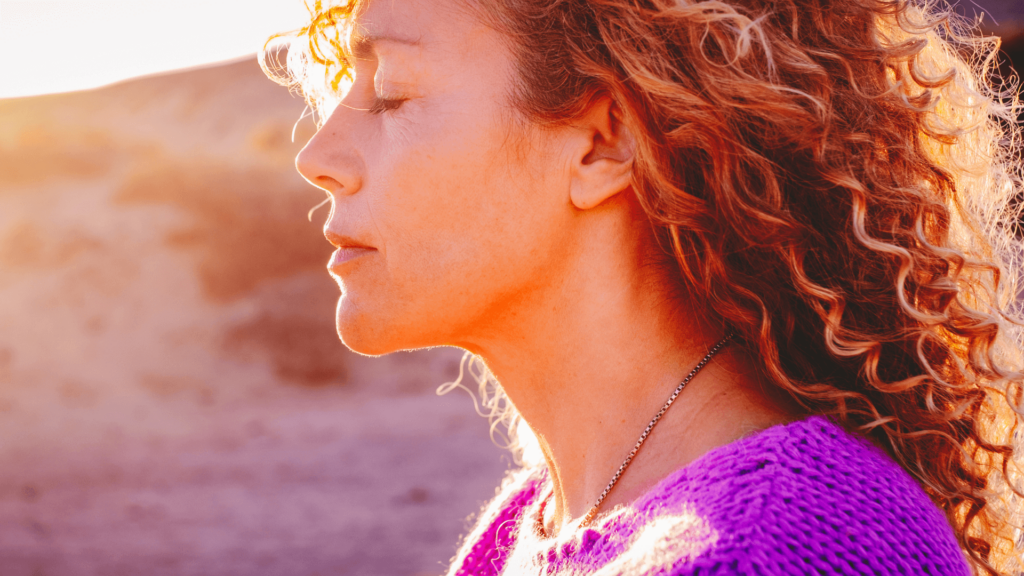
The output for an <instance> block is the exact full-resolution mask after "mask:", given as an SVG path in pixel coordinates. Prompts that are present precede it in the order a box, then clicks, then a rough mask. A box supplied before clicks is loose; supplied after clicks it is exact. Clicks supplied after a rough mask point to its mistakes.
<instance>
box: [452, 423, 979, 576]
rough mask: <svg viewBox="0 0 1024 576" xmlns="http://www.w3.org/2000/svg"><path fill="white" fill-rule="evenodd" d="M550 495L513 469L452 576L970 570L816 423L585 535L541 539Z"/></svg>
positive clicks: (615, 513)
mask: <svg viewBox="0 0 1024 576" xmlns="http://www.w3.org/2000/svg"><path fill="white" fill-rule="evenodd" d="M550 492H551V482H550V480H549V479H548V476H547V472H546V469H544V468H538V469H521V470H519V471H517V472H515V473H513V474H512V475H511V476H510V477H509V478H508V479H506V481H505V483H504V484H503V486H502V488H501V489H500V490H499V494H498V496H497V497H496V498H495V499H494V500H493V501H492V502H491V504H490V505H489V506H488V507H487V509H486V510H485V511H484V512H483V514H482V515H481V517H480V519H479V521H478V522H477V525H476V527H475V528H474V530H473V531H472V532H471V533H470V534H469V535H468V537H467V538H466V540H465V542H464V543H463V545H462V547H461V549H460V551H459V553H458V555H456V557H455V559H454V560H453V563H452V565H451V568H450V570H449V572H448V574H449V576H464V575H473V576H489V575H494V576H497V575H499V574H504V575H506V576H518V575H521V574H524V575H525V574H545V575H554V576H577V575H583V574H587V575H597V576H611V575H630V576H632V575H640V574H643V575H645V576H647V575H650V576H654V575H672V576H683V575H691V574H694V575H695V574H702V575H704V574H933V575H940V574H941V575H965V576H966V575H969V574H970V573H971V571H970V569H969V567H968V564H967V561H966V559H965V556H964V555H963V553H962V552H961V551H960V548H959V547H958V545H957V541H956V537H955V536H954V534H953V531H952V529H951V528H950V526H949V523H948V522H947V521H946V518H945V516H944V515H943V514H942V512H941V511H940V510H939V509H938V508H937V507H936V506H935V505H934V504H933V503H932V502H931V500H929V498H928V496H927V495H926V494H925V493H924V491H923V490H922V489H921V487H920V486H919V485H918V484H917V483H916V482H915V481H914V479H913V478H911V477H910V476H909V475H908V474H907V473H906V472H905V471H904V470H903V469H902V468H901V467H900V466H899V465H898V464H896V463H895V462H893V461H892V459H890V458H889V457H888V456H887V455H886V454H885V453H884V452H883V451H881V450H880V449H878V448H877V447H875V446H874V445H872V444H871V443H869V442H868V441H867V440H865V439H864V438H861V437H859V436H856V435H853V434H851V433H849V432H847V431H846V430H844V429H843V428H842V427H841V426H839V425H837V424H835V423H833V422H832V421H831V420H829V419H827V418H824V417H821V416H812V417H810V418H807V419H804V420H800V421H797V422H792V423H789V424H785V425H779V426H774V427H772V428H769V429H767V430H764V431H761V432H758V433H757V434H754V435H752V436H747V437H745V438H742V439H740V440H737V441H736V442H733V443H731V444H728V445H726V446H722V447H719V448H716V449H715V450H712V451H710V452H708V453H707V454H705V455H704V456H702V457H701V458H699V459H697V460H695V461H694V462H692V463H690V464H689V465H687V466H686V467H684V468H682V469H680V470H678V471H676V472H674V473H673V474H672V475H670V476H669V477H668V478H665V479H664V480H663V481H661V482H660V483H659V484H658V485H657V486H655V487H654V488H652V489H651V490H650V491H649V492H648V493H647V494H645V495H644V496H643V497H641V498H640V499H638V500H636V501H635V502H633V503H631V504H630V505H628V506H622V507H617V508H616V509H614V510H612V511H611V512H609V513H608V514H604V515H602V516H599V517H598V519H597V520H595V522H594V523H593V524H592V525H591V527H589V528H586V529H583V530H576V531H570V530H563V532H564V533H563V534H560V535H559V536H558V537H556V538H543V537H541V535H540V534H539V533H538V532H537V530H536V529H535V525H536V520H537V514H538V508H539V506H540V502H541V501H542V500H543V499H544V498H546V495H547V494H550Z"/></svg>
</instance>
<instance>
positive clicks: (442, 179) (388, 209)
mask: <svg viewBox="0 0 1024 576" xmlns="http://www.w3.org/2000/svg"><path fill="white" fill-rule="evenodd" d="M475 120H476V118H475V117H473V116H472V115H462V116H461V117H456V118H455V119H452V118H450V117H449V119H448V121H447V122H444V123H442V124H441V125H438V126H432V125H420V126H416V127H415V129H410V130H408V131H407V132H406V137H405V138H401V139H396V140H394V141H392V142H391V143H390V145H389V147H386V148H384V149H382V152H383V153H382V154H381V155H380V157H379V163H378V164H377V166H376V167H375V168H376V170H378V176H380V178H379V179H377V182H376V183H375V186H374V187H377V185H379V188H378V189H377V193H375V194H373V195H372V201H371V206H370V210H371V213H372V217H373V219H374V221H375V225H376V227H377V228H378V230H379V233H380V235H381V237H382V240H383V245H384V249H385V265H386V269H387V279H386V282H387V286H386V287H385V286H381V287H380V288H382V290H381V292H380V294H381V295H382V296H383V295H384V294H387V298H388V299H389V302H388V303H387V304H386V306H388V307H389V308H390V309H391V310H392V311H393V312H394V313H396V314H401V315H403V319H402V323H403V325H405V326H408V327H409V329H410V330H411V331H415V330H427V328H425V327H426V326H430V327H431V328H430V329H438V328H440V327H451V328H452V329H455V330H457V328H456V326H458V325H461V324H465V323H467V322H473V321H474V317H475V316H476V315H478V314H480V313H481V311H482V310H483V309H485V308H487V307H488V306H489V305H491V304H492V303H493V301H495V300H496V299H501V298H504V297H507V296H508V295H509V294H510V293H514V292H516V291H518V290H522V289H523V286H524V285H525V284H528V283H529V282H532V281H535V280H536V278H537V277H538V270H539V269H542V268H543V267H544V266H546V265H548V264H547V261H549V260H550V259H551V258H552V257H553V255H552V254H551V249H550V248H551V247H553V246H558V245H559V241H558V239H557V238H552V237H551V236H552V234H553V233H555V234H557V233H558V231H560V230H564V229H565V226H564V225H562V224H561V222H560V219H564V218H565V216H566V214H568V213H569V210H568V209H567V206H568V198H565V199H564V201H562V200H560V199H559V197H558V196H557V194H553V193H552V190H557V188H555V187H554V186H552V185H551V183H550V182H544V181H541V180H539V179H538V178H537V175H538V174H544V171H543V170H542V169H527V166H526V164H525V163H524V162H522V161H520V160H518V159H517V158H516V157H515V155H511V154H509V152H508V151H507V149H506V148H505V143H506V141H507V136H508V134H507V132H506V130H505V128H504V127H503V126H496V125H494V124H493V123H489V122H486V121H483V122H481V121H475ZM439 315H441V316H443V321H441V319H439ZM448 336H449V337H453V336H454V335H448ZM433 344H436V342H434V343H433ZM425 345H429V344H425Z"/></svg>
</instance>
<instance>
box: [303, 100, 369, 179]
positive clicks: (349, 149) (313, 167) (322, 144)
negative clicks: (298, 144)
mask: <svg viewBox="0 0 1024 576" xmlns="http://www.w3.org/2000/svg"><path fill="white" fill-rule="evenodd" d="M336 116H338V114H337V111H336V112H335V113H334V114H331V116H330V117H329V118H328V119H327V122H326V123H325V124H324V125H323V126H322V127H321V128H320V130H318V131H317V133H316V134H315V135H314V136H313V137H312V138H311V139H310V140H309V142H307V143H306V145H305V146H304V147H303V148H302V150H301V151H300V152H299V154H298V156H296V157H295V169H296V170H298V171H299V174H301V175H302V177H303V178H305V179H306V181H307V182H309V183H310V184H312V185H313V186H316V187H317V188H322V189H323V190H325V191H326V192H327V193H328V194H330V195H331V196H332V197H334V198H337V196H339V195H351V194H355V193H356V192H357V191H359V188H360V187H361V186H362V164H363V163H362V159H361V156H360V155H359V153H358V150H356V149H355V148H354V147H353V146H351V143H350V140H349V138H348V137H347V135H346V133H345V131H344V130H343V129H342V127H341V125H340V124H341V123H340V121H339V120H340V119H339V118H336Z"/></svg>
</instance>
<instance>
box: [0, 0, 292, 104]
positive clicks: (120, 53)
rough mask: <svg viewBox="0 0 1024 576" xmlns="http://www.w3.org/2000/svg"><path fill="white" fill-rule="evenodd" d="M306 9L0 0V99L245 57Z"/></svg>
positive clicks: (276, 4) (227, 0)
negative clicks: (1, 63) (1, 58)
mask: <svg viewBox="0 0 1024 576" xmlns="http://www.w3.org/2000/svg"><path fill="white" fill-rule="evenodd" d="M307 14H308V13H307V12H306V8H305V5H304V4H303V1H302V0H0V54H2V55H3V69H2V70H3V71H2V73H0V98H10V97H16V96H30V95H36V94H45V93H51V92H66V91H71V90H82V89H86V88H94V87H97V86H102V85H105V84H110V83H112V82H117V81H119V80H124V79H127V78H132V77H135V76H140V75H146V74H154V73H158V72H165V71H168V70H175V69H179V68H188V67H193V66H200V65H204V64H210V63H214V62H221V61H225V60H232V59H236V58H241V57H245V56H251V55H254V54H255V53H256V52H257V51H258V50H259V49H260V47H262V45H263V42H264V41H265V40H266V39H267V37H269V36H270V35H271V34H274V33H276V32H283V31H287V30H292V29H295V28H298V27H300V26H302V25H303V24H304V22H305V18H306V17H307Z"/></svg>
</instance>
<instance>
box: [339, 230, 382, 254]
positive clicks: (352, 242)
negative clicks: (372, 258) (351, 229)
mask: <svg viewBox="0 0 1024 576" xmlns="http://www.w3.org/2000/svg"><path fill="white" fill-rule="evenodd" d="M327 241H328V242H330V243H331V245H333V246H334V247H335V248H366V249H367V250H376V248H374V247H373V246H370V245H368V244H363V243H362V242H359V241H357V240H356V239H354V238H352V237H350V236H344V235H342V234H334V233H328V234H327Z"/></svg>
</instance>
